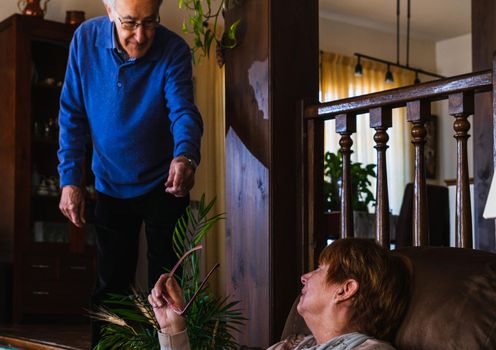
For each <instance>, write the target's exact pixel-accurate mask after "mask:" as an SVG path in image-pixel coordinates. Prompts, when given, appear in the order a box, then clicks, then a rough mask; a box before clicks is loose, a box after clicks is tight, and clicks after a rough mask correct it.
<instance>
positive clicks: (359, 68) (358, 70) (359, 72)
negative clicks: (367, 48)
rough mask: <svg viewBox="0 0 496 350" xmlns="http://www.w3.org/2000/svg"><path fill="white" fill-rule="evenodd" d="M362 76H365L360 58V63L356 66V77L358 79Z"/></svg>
mask: <svg viewBox="0 0 496 350" xmlns="http://www.w3.org/2000/svg"><path fill="white" fill-rule="evenodd" d="M362 74H363V67H362V65H361V64H360V56H358V61H357V64H356V66H355V76H356V77H361V76H362Z"/></svg>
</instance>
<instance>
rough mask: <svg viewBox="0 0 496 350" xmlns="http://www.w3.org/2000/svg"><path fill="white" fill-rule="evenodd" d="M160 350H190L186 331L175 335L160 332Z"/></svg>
mask: <svg viewBox="0 0 496 350" xmlns="http://www.w3.org/2000/svg"><path fill="white" fill-rule="evenodd" d="M158 341H159V342H160V350H190V347H189V339H188V333H187V332H186V330H184V331H183V332H180V333H176V334H173V335H170V334H165V333H162V332H158Z"/></svg>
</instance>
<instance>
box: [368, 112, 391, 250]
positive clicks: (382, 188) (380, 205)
mask: <svg viewBox="0 0 496 350" xmlns="http://www.w3.org/2000/svg"><path fill="white" fill-rule="evenodd" d="M391 126H392V109H391V108H383V107H379V108H374V109H371V110H370V127H371V128H374V129H375V131H376V132H375V135H374V141H375V143H376V146H374V147H375V149H376V150H377V184H376V207H375V238H376V240H377V242H379V244H380V245H382V246H383V247H385V248H389V194H388V181H387V170H386V150H387V149H388V147H389V146H388V145H387V142H388V140H389V135H388V134H387V129H388V128H390V127H391Z"/></svg>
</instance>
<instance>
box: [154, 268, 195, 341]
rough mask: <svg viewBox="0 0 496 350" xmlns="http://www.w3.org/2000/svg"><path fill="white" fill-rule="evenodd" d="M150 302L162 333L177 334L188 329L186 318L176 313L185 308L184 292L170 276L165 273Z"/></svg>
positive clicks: (156, 285)
mask: <svg viewBox="0 0 496 350" xmlns="http://www.w3.org/2000/svg"><path fill="white" fill-rule="evenodd" d="M148 301H149V302H150V304H151V305H152V307H153V312H154V313H155V318H156V319H157V322H158V324H159V326H160V331H161V332H162V333H166V334H176V333H180V332H182V331H184V330H185V329H186V320H185V318H184V317H183V316H179V315H178V314H177V313H176V312H175V311H174V309H176V310H181V309H183V307H184V296H183V291H182V289H181V287H180V286H179V284H178V283H177V282H176V280H175V279H174V278H173V277H170V276H169V274H167V273H164V274H163V275H161V276H160V278H159V279H158V281H157V283H155V286H154V287H153V289H152V291H151V294H150V295H149V296H148Z"/></svg>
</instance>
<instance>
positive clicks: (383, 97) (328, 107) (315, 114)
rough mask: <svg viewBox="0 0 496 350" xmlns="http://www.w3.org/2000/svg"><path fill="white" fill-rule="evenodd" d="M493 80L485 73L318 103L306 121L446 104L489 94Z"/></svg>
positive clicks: (308, 106)
mask: <svg viewBox="0 0 496 350" xmlns="http://www.w3.org/2000/svg"><path fill="white" fill-rule="evenodd" d="M492 76H493V75H492V71H491V70H486V71H481V72H476V73H469V74H463V75H459V76H456V77H452V78H446V79H439V80H433V81H428V82H425V83H421V84H417V85H413V86H408V87H402V88H397V89H391V90H385V91H381V92H376V93H372V94H367V95H362V96H356V97H350V98H346V99H342V100H337V101H332V102H326V103H316V104H312V105H307V106H306V108H305V114H304V117H305V118H318V119H320V118H322V119H325V120H326V119H333V118H334V117H335V116H336V115H338V114H347V113H353V114H362V113H368V112H369V110H370V109H372V108H377V107H386V106H387V107H390V108H399V107H404V106H406V104H407V102H409V101H415V100H423V99H427V100H429V101H438V100H443V99H447V98H448V96H449V95H451V94H454V93H459V92H464V91H473V92H475V93H479V92H484V91H490V90H491V88H492V84H493V82H492Z"/></svg>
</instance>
